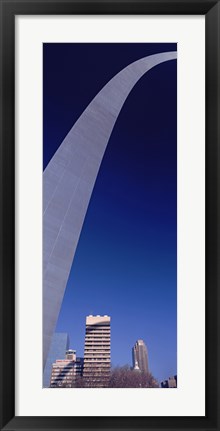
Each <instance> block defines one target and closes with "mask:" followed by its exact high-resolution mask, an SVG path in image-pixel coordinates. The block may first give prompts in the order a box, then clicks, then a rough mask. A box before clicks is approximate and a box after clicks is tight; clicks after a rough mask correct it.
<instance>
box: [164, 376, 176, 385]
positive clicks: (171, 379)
mask: <svg viewBox="0 0 220 431" xmlns="http://www.w3.org/2000/svg"><path fill="white" fill-rule="evenodd" d="M161 388H177V376H173V377H169V379H168V380H164V381H163V382H161Z"/></svg>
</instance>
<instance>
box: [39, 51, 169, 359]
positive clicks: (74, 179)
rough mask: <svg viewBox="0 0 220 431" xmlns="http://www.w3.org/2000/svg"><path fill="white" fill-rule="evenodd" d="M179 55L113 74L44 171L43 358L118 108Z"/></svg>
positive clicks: (145, 61)
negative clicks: (146, 77)
mask: <svg viewBox="0 0 220 431" xmlns="http://www.w3.org/2000/svg"><path fill="white" fill-rule="evenodd" d="M176 58H177V53H176V52H164V53H160V54H155V55H151V56H148V57H144V58H142V59H140V60H137V61H135V62H134V63H131V64H130V65H129V66H127V67H126V68H125V69H123V70H122V71H120V72H119V73H118V74H117V75H115V76H114V77H113V78H112V79H111V80H110V81H109V82H108V83H107V84H106V85H105V86H104V87H103V89H102V90H101V91H100V92H99V93H98V94H97V95H96V97H95V98H94V99H93V100H92V101H91V103H90V104H89V105H88V107H87V108H86V109H85V111H84V112H83V113H82V115H81V116H80V118H79V119H78V120H77V121H76V123H75V124H74V126H73V127H72V129H71V130H70V132H69V133H68V135H67V136H66V138H65V139H64V140H63V142H62V144H61V145H60V147H59V149H58V150H57V152H56V153H55V155H54V156H53V158H52V159H51V161H50V162H49V164H48V166H47V167H46V169H45V171H44V174H43V187H44V196H43V208H44V215H43V339H44V341H43V362H44V364H45V361H46V358H47V354H48V350H49V346H50V341H51V337H52V335H53V332H54V329H55V325H56V321H57V318H58V315H59V311H60V307H61V303H62V299H63V295H64V292H65V288H66V284H67V280H68V277H69V273H70V269H71V265H72V262H73V258H74V254H75V251H76V247H77V243H78V240H79V236H80V232H81V229H82V225H83V221H84V218H85V215H86V211H87V207H88V204H89V200H90V197H91V194H92V190H93V186H94V183H95V180H96V177H97V174H98V171H99V168H100V164H101V161H102V158H103V155H104V152H105V149H106V147H107V144H108V141H109V138H110V135H111V132H112V129H113V127H114V124H115V122H116V120H117V117H118V115H119V112H120V110H121V108H122V106H123V104H124V102H125V100H126V98H127V97H128V95H129V93H130V91H131V90H132V88H133V87H134V85H135V84H136V83H137V81H138V80H139V79H140V78H141V77H142V76H143V75H144V74H145V73H146V72H147V71H148V70H150V69H151V68H152V67H154V66H156V65H158V64H160V63H163V62H165V61H168V60H174V59H176Z"/></svg>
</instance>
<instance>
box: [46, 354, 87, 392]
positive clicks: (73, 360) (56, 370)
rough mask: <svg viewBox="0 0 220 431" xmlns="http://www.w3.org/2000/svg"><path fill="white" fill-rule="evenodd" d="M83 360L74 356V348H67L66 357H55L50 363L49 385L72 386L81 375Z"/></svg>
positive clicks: (58, 386)
mask: <svg viewBox="0 0 220 431" xmlns="http://www.w3.org/2000/svg"><path fill="white" fill-rule="evenodd" d="M82 370H83V361H82V358H77V357H76V351H75V350H67V352H66V359H57V360H56V361H55V363H54V364H53V365H52V372H51V379H50V387H51V388H63V387H65V388H71V387H74V383H75V382H76V379H77V377H81V376H82Z"/></svg>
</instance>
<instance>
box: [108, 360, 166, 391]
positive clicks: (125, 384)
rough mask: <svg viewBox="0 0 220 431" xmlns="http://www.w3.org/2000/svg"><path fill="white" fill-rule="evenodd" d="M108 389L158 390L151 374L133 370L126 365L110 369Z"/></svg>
mask: <svg viewBox="0 0 220 431" xmlns="http://www.w3.org/2000/svg"><path fill="white" fill-rule="evenodd" d="M108 387H109V388H158V387H159V385H158V383H157V381H156V380H155V379H154V377H153V376H152V374H151V373H144V372H141V371H139V370H133V369H131V368H130V367H129V366H128V365H125V366H123V367H116V368H114V369H112V371H111V375H110V379H109V386H108Z"/></svg>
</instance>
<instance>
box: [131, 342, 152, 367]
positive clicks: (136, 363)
mask: <svg viewBox="0 0 220 431" xmlns="http://www.w3.org/2000/svg"><path fill="white" fill-rule="evenodd" d="M132 359H133V368H134V369H138V368H139V370H140V371H142V372H144V373H149V367H148V352H147V347H146V344H145V343H144V341H143V340H137V341H136V343H135V345H134V347H133V349H132Z"/></svg>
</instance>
